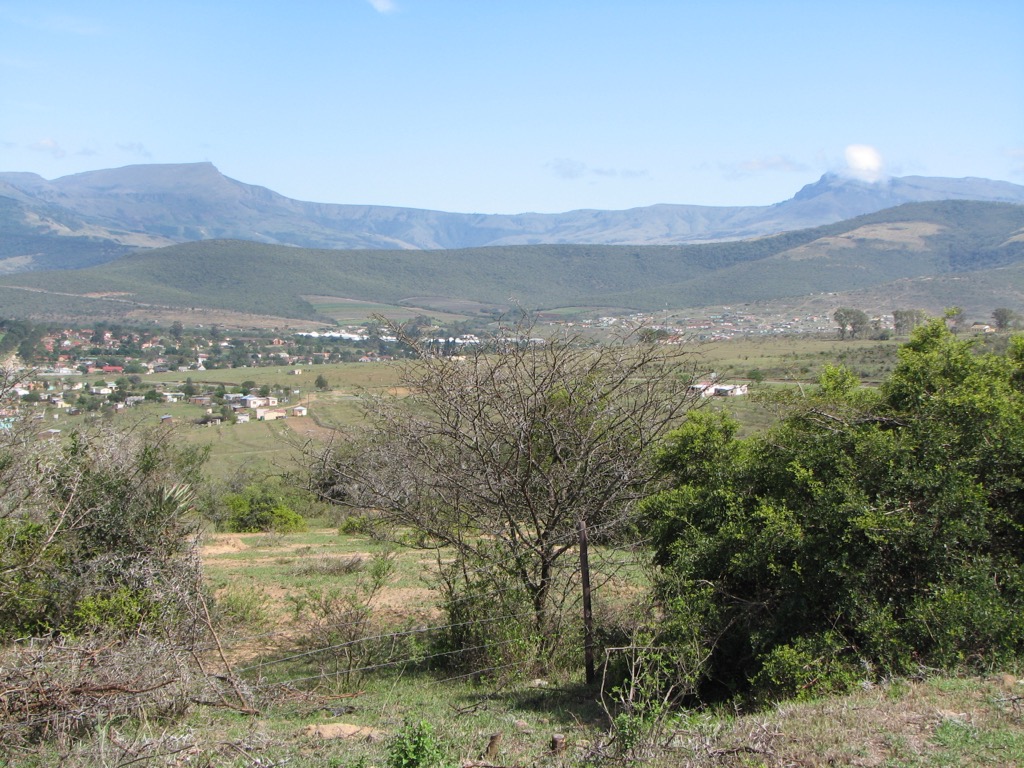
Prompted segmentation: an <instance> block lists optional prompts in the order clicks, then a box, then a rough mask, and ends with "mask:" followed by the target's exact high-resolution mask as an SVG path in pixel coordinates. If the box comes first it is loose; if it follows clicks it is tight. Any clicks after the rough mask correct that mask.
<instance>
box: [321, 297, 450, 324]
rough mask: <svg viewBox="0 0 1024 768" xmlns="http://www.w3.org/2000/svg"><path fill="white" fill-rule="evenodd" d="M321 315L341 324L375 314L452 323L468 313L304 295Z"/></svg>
mask: <svg viewBox="0 0 1024 768" xmlns="http://www.w3.org/2000/svg"><path fill="white" fill-rule="evenodd" d="M303 298H304V299H306V301H308V302H309V303H310V304H312V305H313V307H314V308H315V309H316V311H317V312H318V313H320V314H321V315H326V316H327V317H330V318H332V319H333V320H335V321H336V322H337V323H339V324H341V325H355V324H359V323H363V322H365V321H367V320H369V319H371V318H372V317H373V316H374V315H383V316H384V317H387V318H389V319H391V320H395V321H397V322H404V321H405V320H411V319H413V318H414V317H419V316H420V315H424V316H426V317H432V318H434V319H435V320H436V321H438V322H443V323H452V322H459V321H461V320H465V319H466V317H467V316H466V315H465V314H463V313H460V312H458V311H454V312H450V311H449V312H446V311H443V310H437V309H427V308H425V307H417V306H411V305H404V304H381V303H377V302H372V301H360V300H358V299H340V298H337V297H335V296H304V297H303Z"/></svg>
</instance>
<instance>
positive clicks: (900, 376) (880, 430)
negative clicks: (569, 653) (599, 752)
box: [644, 319, 1024, 695]
mask: <svg viewBox="0 0 1024 768" xmlns="http://www.w3.org/2000/svg"><path fill="white" fill-rule="evenodd" d="M1022 383H1024V340H1021V339H1015V340H1014V341H1013V343H1012V344H1011V347H1010V351H1009V353H1008V354H1007V355H1006V356H994V355H978V354H975V353H974V352H973V351H972V350H971V347H970V342H963V341H959V340H957V339H956V338H955V337H954V336H953V335H952V333H951V332H950V331H949V330H948V329H947V328H946V325H945V323H944V321H943V320H942V319H938V320H934V321H932V322H930V323H929V324H927V325H925V326H922V327H921V328H918V329H917V331H915V332H914V334H913V336H912V338H911V340H910V342H909V343H908V344H906V345H905V346H904V347H903V348H902V349H901V350H900V359H899V363H898V365H897V367H896V369H895V370H894V372H893V374H892V376H891V377H890V378H889V380H888V381H886V382H885V383H884V385H883V386H882V387H881V389H880V390H878V391H868V390H864V389H861V388H860V387H859V386H858V383H857V380H856V379H855V377H853V375H852V374H850V373H849V372H848V371H845V370H844V369H841V368H833V369H829V370H827V371H826V372H825V374H824V375H823V377H822V379H821V382H820V385H819V387H818V388H817V391H816V392H815V393H814V394H813V395H811V396H809V397H805V398H801V399H795V400H794V402H793V403H792V404H791V409H792V412H791V415H789V416H788V417H787V418H786V419H784V420H783V421H782V422H781V423H780V424H779V425H778V426H777V427H775V428H773V429H771V430H770V431H768V432H766V433H764V434H762V435H760V436H755V437H752V438H749V439H746V440H737V439H736V437H735V425H734V424H732V423H731V422H730V421H729V420H728V419H727V418H726V417H720V416H704V415H697V416H695V417H693V418H691V419H690V420H689V422H688V423H687V424H686V425H685V426H684V427H683V428H681V429H680V430H679V431H677V432H675V433H673V434H672V436H671V438H670V439H669V441H668V442H667V444H666V447H665V449H664V452H663V454H662V456H661V463H662V467H663V468H664V470H665V471H666V473H667V474H668V475H669V476H670V477H671V478H672V479H673V484H672V485H673V487H672V488H671V489H670V490H666V491H663V492H662V493H659V494H658V495H656V496H654V497H652V498H650V499H649V500H648V501H647V502H646V503H645V510H644V511H645V513H646V514H647V516H648V519H649V520H650V523H651V526H652V529H653V530H654V532H655V537H656V551H657V562H658V564H659V565H660V568H661V571H660V577H659V590H660V597H661V599H662V600H663V604H664V608H665V617H666V623H665V631H666V634H667V635H669V636H671V635H672V633H673V632H682V631H683V630H684V628H685V629H686V631H691V630H692V627H694V626H697V627H699V628H700V634H701V638H702V642H703V647H704V652H706V654H707V656H706V667H705V683H706V690H708V691H710V690H712V689H717V690H718V692H720V693H721V692H722V691H723V690H724V691H732V692H735V691H742V690H746V689H748V688H749V687H750V686H751V685H753V686H754V688H755V690H757V691H760V692H762V693H769V694H772V695H778V694H787V695H792V694H800V693H818V692H822V691H828V690H832V689H836V688H842V687H845V686H847V685H849V684H850V683H851V681H853V680H855V679H860V678H863V677H864V676H865V675H867V676H872V675H882V674H888V673H907V672H914V671H916V670H917V669H918V668H919V666H920V665H927V666H931V667H942V668H954V667H957V666H960V665H971V666H975V667H983V666H985V665H986V664H991V663H996V662H998V661H999V660H1000V659H1006V658H1008V657H1014V656H1016V655H1017V654H1018V653H1019V652H1020V651H1021V650H1024V575H1022V574H1024V572H1022V569H1021V566H1022V564H1024V563H1022V559H1024V506H1022V502H1024V386H1022Z"/></svg>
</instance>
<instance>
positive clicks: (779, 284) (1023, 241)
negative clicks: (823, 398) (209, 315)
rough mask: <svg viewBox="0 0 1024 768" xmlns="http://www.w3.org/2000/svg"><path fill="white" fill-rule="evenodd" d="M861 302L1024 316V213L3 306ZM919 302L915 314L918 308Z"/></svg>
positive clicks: (286, 273)
mask: <svg viewBox="0 0 1024 768" xmlns="http://www.w3.org/2000/svg"><path fill="white" fill-rule="evenodd" d="M850 292H859V293H860V299H858V303H859V304H864V305H869V306H874V307H877V308H878V311H891V310H892V309H894V308H899V307H901V306H902V307H906V306H913V307H920V308H924V309H927V310H929V311H933V312H939V311H941V310H942V309H943V308H944V307H947V306H952V305H954V304H955V305H959V306H962V307H964V308H965V309H968V310H970V311H971V312H973V313H976V314H978V315H979V316H982V317H984V316H987V315H988V314H989V313H991V311H992V309H993V308H995V307H1009V308H1012V309H1014V310H1015V311H1022V310H1024V206H1021V205H1015V204H1007V203H986V202H975V201H970V200H946V201H939V202H924V203H907V204H904V205H901V206H897V207H895V208H887V209H885V210H883V211H879V212H876V213H872V214H866V215H864V216H859V217H856V218H853V219H848V220H844V221H842V222H837V223H833V224H828V225H823V226H820V227H815V228H813V229H803V230H796V231H792V232H785V233H781V234H778V235H774V236H771V237H761V238H755V239H750V240H742V241H730V242H719V243H701V244H684V245H628V246H627V245H579V244H559V245H512V246H499V247H494V246H491V247H486V248H468V249H458V250H430V251H412V250H408V249H402V250H390V251H389V250H342V249H329V250H328V249H306V248H296V247H293V246H282V245H274V244H264V243H253V242H247V241H242V240H203V241H195V242H189V243H180V244H177V245H173V246H168V247H166V248H159V249H149V250H140V251H137V252H135V253H131V254H128V255H126V256H124V257H122V258H120V259H118V260H116V261H113V262H111V263H108V264H102V265H98V266H94V267H89V268H87V269H78V270H52V271H46V272H43V271H34V272H28V273H24V274H19V275H10V276H7V277H5V278H3V279H2V280H0V305H3V307H4V310H3V311H4V313H6V314H8V315H9V316H28V317H35V318H40V317H45V318H48V319H50V318H54V317H70V316H80V317H81V316H85V317H92V318H95V317H105V316H118V315H121V316H127V315H129V314H130V313H132V312H140V313H142V315H141V316H146V313H151V312H152V311H153V310H154V308H157V309H159V308H163V309H167V308H179V309H188V310H190V311H192V310H195V309H196V308H208V309H217V310H225V311H231V312H238V313H256V314H260V315H272V316H275V317H278V318H296V319H304V320H308V321H312V322H315V321H324V322H327V321H328V320H327V318H328V316H327V315H325V314H321V310H320V309H319V308H318V305H321V306H322V304H323V301H322V300H323V299H324V298H330V297H335V298H337V299H341V300H344V301H357V302H371V303H379V304H387V305H392V306H395V305H405V306H412V307H417V308H424V309H426V310H430V311H437V312H448V311H456V312H463V311H465V310H466V308H467V307H468V306H476V307H479V308H481V311H483V309H485V308H492V309H495V310H498V311H505V310H507V309H509V308H510V307H511V306H513V305H516V306H521V307H527V308H530V309H540V310H545V309H556V308H562V307H581V306H586V307H606V308H619V309H625V310H644V311H654V310H658V309H664V308H681V307H701V306H709V305H738V304H740V305H741V304H746V303H751V302H770V301H779V300H785V299H788V300H790V301H791V302H792V303H793V304H794V305H801V304H803V303H804V302H805V301H806V300H807V299H808V298H809V297H811V298H813V300H814V302H815V303H816V304H821V303H824V304H828V303H829V302H831V301H837V300H838V299H836V298H829V297H834V296H837V295H838V294H840V293H850ZM868 296H871V297H873V298H866V297H868ZM908 296H913V297H914V299H913V300H914V302H915V303H914V304H912V305H907V304H905V303H903V302H904V301H906V297H908ZM328 303H331V302H328ZM833 309H834V307H833ZM468 311H476V310H472V309H469V310H468ZM829 311H830V310H829Z"/></svg>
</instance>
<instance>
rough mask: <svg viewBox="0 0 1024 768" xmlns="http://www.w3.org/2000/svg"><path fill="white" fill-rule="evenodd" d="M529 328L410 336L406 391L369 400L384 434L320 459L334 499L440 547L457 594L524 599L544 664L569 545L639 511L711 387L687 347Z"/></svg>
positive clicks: (569, 570) (557, 618)
mask: <svg viewBox="0 0 1024 768" xmlns="http://www.w3.org/2000/svg"><path fill="white" fill-rule="evenodd" d="M531 330H532V329H531V328H529V327H518V328H515V329H512V330H508V331H505V332H503V333H501V334H498V336H496V337H495V338H494V339H492V340H490V342H489V343H487V344H481V345H479V346H476V347H473V348H471V349H469V350H466V352H465V354H464V355H460V356H457V357H432V356H428V355H427V354H426V350H425V348H423V347H420V346H419V345H418V342H417V341H416V340H415V339H412V338H409V337H405V338H404V339H402V340H403V341H404V342H405V343H406V344H408V345H410V346H411V347H412V348H413V349H414V350H415V351H416V352H418V353H419V356H418V358H417V359H416V361H415V362H411V363H409V364H407V365H406V367H405V369H404V371H403V387H404V391H406V392H408V395H407V396H405V397H381V398H377V399H374V400H372V401H370V402H369V403H368V415H369V417H370V420H371V423H372V424H373V426H374V429H373V431H372V432H371V434H369V436H368V437H367V438H366V439H365V440H364V441H363V442H362V443H361V445H360V446H359V448H358V449H357V450H351V449H349V450H344V451H336V452H334V453H332V454H329V455H326V456H325V455H321V456H320V457H319V459H318V463H317V466H318V467H319V472H318V478H319V483H320V487H321V488H322V489H326V490H328V491H329V495H332V496H333V497H334V499H335V500H340V501H342V502H343V503H347V504H352V505H355V506H363V507H368V508H373V509H376V510H378V511H379V514H381V515H382V516H383V517H384V519H385V520H387V521H389V522H391V523H393V524H395V525H396V526H400V527H402V529H405V530H409V529H411V530H412V531H414V532H415V533H416V537H415V543H416V544H418V545H419V546H423V547H434V548H437V549H438V550H439V551H442V552H443V553H444V555H443V557H441V556H439V562H441V563H443V564H444V568H443V570H444V580H445V585H446V587H447V592H448V594H449V598H450V599H454V600H456V601H457V600H458V599H459V596H460V593H461V594H462V595H466V594H470V593H472V594H475V595H477V597H478V598H480V599H481V600H482V601H483V603H484V604H486V605H489V606H490V607H491V609H492V611H497V612H500V611H501V610H502V609H505V610H506V611H507V612H509V613H511V612H512V611H513V610H514V609H513V607H512V606H513V604H514V603H515V600H513V599H511V598H510V595H516V596H518V597H519V598H520V599H521V602H520V603H519V605H520V606H522V605H524V604H525V606H526V612H527V614H528V615H529V618H530V621H528V622H526V623H527V624H528V625H529V624H532V626H531V627H530V631H529V635H530V637H531V638H534V639H535V641H536V644H535V647H534V651H535V653H536V654H537V657H536V658H537V659H538V660H540V661H542V662H543V661H544V660H545V659H546V658H547V657H548V656H549V655H550V653H551V652H552V650H553V648H554V640H555V636H556V635H557V634H558V627H559V623H560V622H561V620H562V618H563V617H562V613H561V609H562V608H563V607H564V605H565V601H566V599H567V597H568V596H569V595H574V594H575V591H574V589H573V586H574V585H575V584H576V579H577V576H578V574H577V572H576V567H575V561H573V562H571V563H570V562H567V561H569V560H572V558H567V555H568V554H569V553H570V552H572V551H573V550H574V548H575V547H576V545H577V531H578V528H579V524H580V523H581V522H583V523H585V524H586V525H587V526H591V530H592V531H593V533H592V534H591V536H592V537H594V538H596V539H597V540H601V539H604V540H608V539H609V538H611V537H612V536H614V535H615V533H616V532H617V531H621V530H622V529H623V528H624V527H625V526H627V525H629V524H630V522H631V516H630V512H631V510H632V507H633V504H634V502H636V501H637V500H638V499H641V498H643V497H644V496H645V495H647V494H648V493H649V492H650V490H651V483H652V481H653V478H654V475H655V473H654V469H653V466H652V464H651V462H650V460H649V459H650V453H651V448H652V447H653V446H654V445H655V443H656V442H657V441H658V440H659V438H660V437H661V436H662V435H663V434H664V433H665V432H666V431H667V430H668V429H669V428H671V427H672V426H674V425H676V424H677V423H678V422H679V420H680V419H681V417H682V416H683V415H684V414H685V413H686V411H687V410H688V409H690V408H691V407H692V406H694V405H695V403H696V402H697V400H698V399H699V394H697V393H695V391H693V390H691V389H690V388H689V385H690V384H691V383H692V382H693V380H694V375H693V374H694V371H695V367H694V361H695V357H696V356H695V355H694V354H693V353H692V352H691V351H689V350H686V349H684V348H683V347H680V346H671V347H670V346H666V345H659V344H657V343H650V342H648V343H641V342H639V341H638V339H637V335H636V334H633V335H631V336H630V337H629V338H624V339H619V340H617V341H616V342H615V343H611V344H602V345H596V344H593V343H585V342H584V340H583V339H581V338H579V337H572V338H559V339H553V340H546V341H540V340H537V339H532V338H531ZM398 333H399V335H401V333H400V331H399V332H398ZM449 608H451V605H449ZM449 616H450V617H452V618H464V615H463V614H460V613H459V612H458V611H452V610H450V611H449ZM467 623H469V622H467Z"/></svg>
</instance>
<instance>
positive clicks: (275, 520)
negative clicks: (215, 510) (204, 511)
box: [223, 486, 306, 533]
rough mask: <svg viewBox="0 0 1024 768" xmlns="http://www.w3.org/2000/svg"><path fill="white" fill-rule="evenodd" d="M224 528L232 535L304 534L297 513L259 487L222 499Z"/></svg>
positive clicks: (303, 524) (303, 522) (304, 525)
mask: <svg viewBox="0 0 1024 768" xmlns="http://www.w3.org/2000/svg"><path fill="white" fill-rule="evenodd" d="M223 501H224V505H225V506H226V507H227V510H228V511H227V514H226V515H225V517H224V527H225V528H226V529H227V530H228V531H232V532H234V533H265V532H270V531H273V532H275V533H295V532H297V531H304V530H306V521H305V519H304V518H303V517H302V515H300V514H299V513H298V512H296V511H295V510H293V509H292V508H291V507H289V506H287V505H286V504H285V503H284V502H283V501H281V500H280V499H279V498H276V497H275V496H274V495H272V494H271V493H269V492H267V491H266V490H265V489H263V488H260V487H259V486H255V487H250V488H248V489H246V491H245V492H244V493H232V494H227V495H226V496H225V497H224V500H223Z"/></svg>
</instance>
